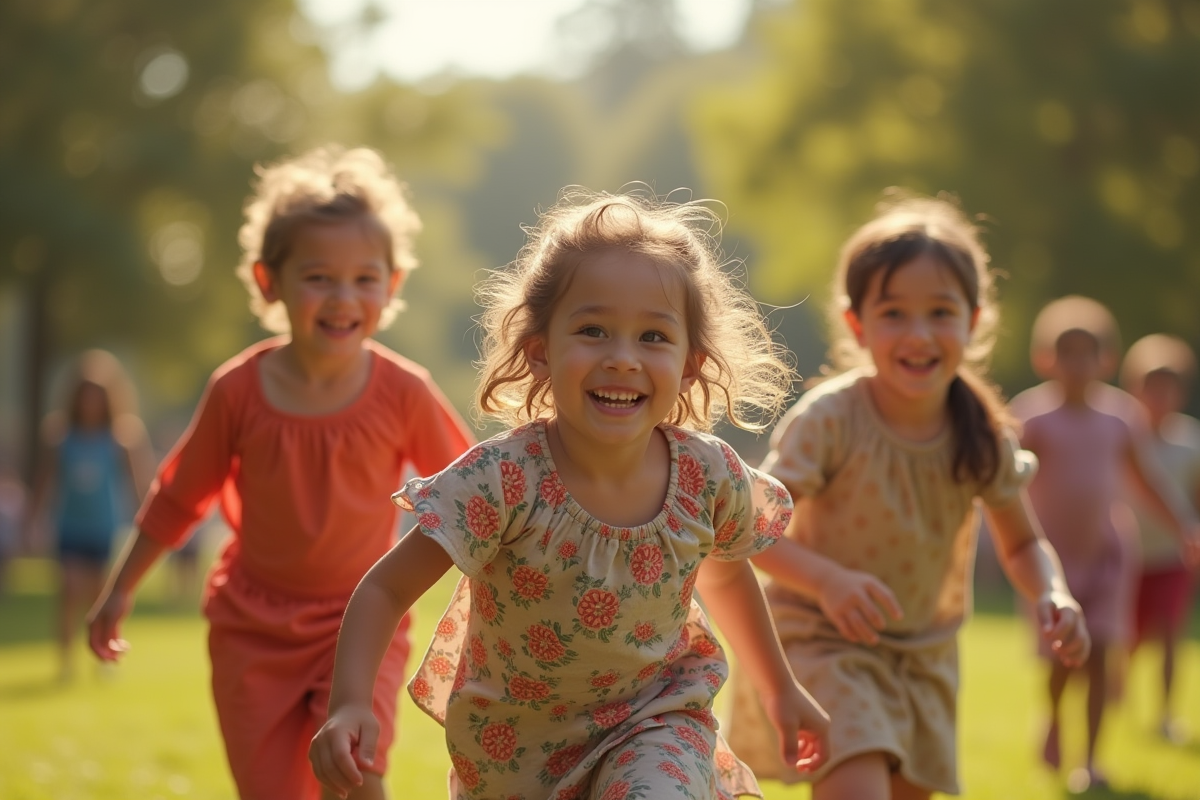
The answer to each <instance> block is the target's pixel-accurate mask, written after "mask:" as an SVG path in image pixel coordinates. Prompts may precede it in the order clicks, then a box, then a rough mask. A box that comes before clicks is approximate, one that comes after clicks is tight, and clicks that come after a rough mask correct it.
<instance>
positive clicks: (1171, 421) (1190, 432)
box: [1162, 414, 1200, 454]
mask: <svg viewBox="0 0 1200 800" xmlns="http://www.w3.org/2000/svg"><path fill="white" fill-rule="evenodd" d="M1162 437H1163V439H1164V440H1166V441H1167V442H1170V443H1171V444H1173V445H1176V446H1178V447H1185V448H1187V449H1188V450H1192V451H1194V452H1196V453H1198V454H1200V420H1198V419H1196V418H1195V417H1190V416H1188V415H1187V414H1172V415H1171V416H1169V417H1167V419H1166V420H1165V421H1164V422H1163V425H1162Z"/></svg>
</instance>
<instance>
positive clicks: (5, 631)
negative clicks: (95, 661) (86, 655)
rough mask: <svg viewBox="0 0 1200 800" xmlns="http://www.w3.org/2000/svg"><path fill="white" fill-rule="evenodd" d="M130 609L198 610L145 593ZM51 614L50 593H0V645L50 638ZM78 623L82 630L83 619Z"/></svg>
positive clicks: (148, 612)
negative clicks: (146, 595)
mask: <svg viewBox="0 0 1200 800" xmlns="http://www.w3.org/2000/svg"><path fill="white" fill-rule="evenodd" d="M133 613H134V615H136V616H140V617H178V618H179V619H192V618H195V617H196V616H197V615H199V613H200V612H199V610H198V609H197V608H196V606H195V605H192V606H188V607H181V606H179V605H176V604H172V603H166V602H163V601H160V600H157V599H155V598H153V597H147V598H146V599H145V600H139V601H138V602H137V604H136V605H135V606H134V608H133ZM54 614H55V598H54V596H53V595H49V594H15V593H10V594H6V595H3V596H0V648H3V647H12V646H15V645H22V644H32V643H34V642H46V641H50V640H51V639H53V638H54V625H55V622H54ZM79 624H80V626H81V630H82V626H83V622H82V621H80V623H79ZM81 635H82V633H81Z"/></svg>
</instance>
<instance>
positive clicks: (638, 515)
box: [309, 192, 828, 800]
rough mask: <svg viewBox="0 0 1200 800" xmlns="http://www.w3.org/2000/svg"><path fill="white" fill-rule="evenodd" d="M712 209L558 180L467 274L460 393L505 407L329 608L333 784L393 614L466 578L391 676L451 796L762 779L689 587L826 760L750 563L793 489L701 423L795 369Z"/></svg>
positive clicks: (749, 785)
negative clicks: (337, 610) (477, 336)
mask: <svg viewBox="0 0 1200 800" xmlns="http://www.w3.org/2000/svg"><path fill="white" fill-rule="evenodd" d="M714 222H715V220H714V219H713V216H712V215H711V213H710V212H707V211H706V210H705V209H704V208H703V207H701V206H698V205H696V204H685V205H677V204H671V203H667V202H663V201H660V200H657V199H655V198H652V197H651V198H646V197H642V196H640V195H619V196H613V195H608V194H588V193H583V192H578V193H566V194H564V196H563V198H562V199H561V201H560V202H559V203H558V204H557V205H556V206H555V207H554V208H552V209H551V210H550V211H549V212H548V213H547V214H545V215H544V216H543V218H542V220H541V222H540V224H539V225H538V226H537V228H536V229H534V230H533V232H532V234H531V239H530V241H529V243H528V244H527V245H526V247H525V248H524V249H523V250H522V251H521V254H520V255H519V257H518V259H517V260H516V261H515V262H514V263H513V264H512V265H511V266H510V267H509V268H507V269H504V270H499V271H497V272H495V273H493V275H492V276H491V277H490V279H489V280H487V281H486V282H485V283H484V284H483V285H482V287H481V289H480V298H481V301H482V303H483V305H484V307H485V309H486V310H485V313H484V315H483V319H482V326H483V330H484V334H485V340H484V352H483V360H482V376H481V384H480V391H479V398H478V399H479V406H480V408H481V409H482V410H483V412H485V413H489V414H492V415H495V416H498V417H500V418H501V419H503V420H505V421H507V422H509V423H511V424H514V425H516V427H515V429H513V430H510V431H508V432H507V433H504V434H501V435H499V436H496V437H495V438H493V439H491V440H489V441H487V442H484V443H483V444H481V445H479V446H477V447H476V448H474V449H472V450H470V451H468V452H467V453H466V454H465V455H463V456H462V457H461V458H460V459H459V460H458V461H457V462H455V463H454V464H452V465H451V466H450V467H448V468H447V469H445V470H444V471H442V472H441V473H439V474H437V475H435V476H433V477H430V478H419V479H416V480H413V481H411V482H409V483H408V484H407V485H406V486H405V487H404V489H403V490H402V491H400V492H398V493H397V494H396V495H395V501H396V502H397V503H398V504H399V505H400V506H401V507H403V508H405V509H409V510H411V511H413V512H414V513H415V514H416V515H417V519H418V525H417V527H415V528H414V529H413V530H412V531H411V532H410V533H409V534H408V535H407V536H405V537H404V538H403V539H401V541H400V542H399V543H398V544H397V545H396V547H395V548H394V549H393V550H392V551H391V552H389V553H388V554H387V555H386V556H384V557H383V558H382V559H381V560H380V561H379V562H378V563H377V564H376V565H375V566H374V567H373V568H372V569H371V570H370V571H369V572H368V574H367V575H366V576H365V577H364V579H363V581H362V582H361V583H360V584H359V587H358V589H357V590H356V591H355V593H354V596H353V597H352V599H351V601H350V604H349V606H348V608H347V610H346V617H345V620H344V622H343V624H342V631H341V636H340V639H339V642H338V652H337V656H336V660H335V668H334V678H333V688H332V694H331V699H330V709H329V710H330V717H329V721H328V722H327V723H326V725H325V726H324V727H323V728H322V729H321V730H320V732H318V734H317V736H316V737H315V738H314V740H313V744H312V748H311V750H310V752H309V758H310V760H311V761H312V764H313V768H314V771H315V772H316V775H317V777H318V778H319V779H320V780H321V781H322V783H324V784H325V785H326V786H327V787H329V788H330V789H332V790H333V791H335V792H337V793H338V794H339V795H343V796H344V795H345V793H346V792H348V791H350V790H352V789H353V788H354V787H355V786H357V785H358V782H359V781H360V780H361V774H362V771H363V769H364V768H367V767H368V766H369V765H370V764H371V761H372V758H373V756H374V749H375V740H376V735H377V734H376V730H377V723H376V722H375V719H374V717H373V716H372V713H371V702H370V698H371V686H372V683H373V682H374V679H375V672H376V669H377V665H378V664H379V662H380V659H381V657H382V655H383V653H384V651H385V648H386V644H387V642H388V640H389V639H390V637H391V635H392V631H393V630H394V629H395V626H396V624H397V623H398V621H399V620H400V619H401V617H402V616H403V614H404V612H405V611H407V609H408V608H409V607H410V606H411V605H412V604H413V603H414V602H415V601H416V600H417V599H418V598H419V597H420V596H421V595H422V594H423V593H424V592H425V591H426V590H427V589H428V588H429V587H430V586H432V585H433V584H434V583H435V582H436V581H437V580H438V578H440V577H441V576H442V575H443V574H444V573H445V572H446V571H447V570H448V569H449V568H450V567H452V566H454V567H457V568H458V569H459V570H460V571H461V572H462V573H463V574H464V575H465V577H464V578H463V579H462V580H461V581H460V582H459V585H458V589H457V591H456V593H455V596H454V599H453V600H452V601H451V604H450V607H449V608H448V610H447V611H446V614H445V616H444V617H443V618H442V620H441V622H440V624H439V625H438V628H437V633H436V635H435V638H434V641H433V643H432V644H431V645H430V648H429V651H428V653H427V655H426V657H425V660H424V663H423V664H422V666H421V668H420V669H419V670H418V672H417V674H416V675H415V676H414V677H413V679H412V681H411V682H410V684H409V691H410V693H411V694H412V696H413V698H414V699H415V700H416V702H417V704H418V705H419V706H420V707H421V708H423V709H424V710H426V711H427V712H428V713H429V714H430V715H432V716H433V717H434V718H435V719H437V720H438V721H439V722H441V723H442V724H443V725H444V726H445V729H446V743H447V747H448V749H449V753H450V759H451V763H452V765H453V768H452V770H451V773H450V792H451V796H452V797H455V798H484V797H487V798H498V797H503V798H522V799H523V800H535V799H538V798H557V799H565V798H604V800H617V798H648V797H654V798H658V797H664V796H672V797H688V798H717V797H720V798H728V797H734V796H738V795H744V794H752V795H759V796H761V795H760V794H759V790H758V786H757V784H756V782H755V780H754V777H753V774H752V773H750V772H749V770H748V769H746V767H745V766H744V765H743V764H741V762H739V761H738V760H737V759H736V758H735V757H734V756H733V755H732V753H731V752H730V751H729V750H728V748H727V747H726V746H725V743H724V741H723V740H722V739H721V737H720V736H719V735H718V734H717V730H716V728H717V725H716V722H715V720H714V718H713V714H712V701H713V697H714V696H715V694H716V692H717V690H718V689H719V688H720V687H721V685H722V684H723V683H724V681H725V678H726V676H727V671H728V670H727V664H726V660H725V657H724V654H723V651H722V648H721V646H720V644H718V642H717V640H716V638H715V637H714V635H713V633H712V630H711V629H710V627H709V625H708V622H707V620H706V618H705V615H704V613H703V612H702V611H701V610H700V608H699V606H698V605H697V603H696V602H695V600H694V599H693V590H696V591H698V592H699V594H700V595H701V596H702V597H703V598H704V600H705V603H706V607H707V609H708V611H709V613H711V614H712V616H713V617H714V618H715V620H716V622H717V624H718V625H719V626H720V627H721V629H722V630H723V631H724V633H725V634H726V637H727V639H728V640H729V643H730V644H731V645H732V647H733V648H734V650H735V651H736V652H737V654H738V656H739V657H740V660H741V662H742V663H743V665H744V668H745V669H746V670H747V672H748V673H749V674H750V675H752V676H753V678H754V681H755V684H756V685H757V686H758V687H759V688H760V692H761V701H762V703H763V706H764V708H765V709H766V712H767V716H768V718H769V719H770V720H771V722H772V724H773V725H774V726H775V728H776V731H777V733H778V735H779V738H780V741H782V742H783V745H782V746H781V752H780V755H781V756H782V757H783V759H784V760H785V761H786V762H787V763H789V764H792V765H795V767H796V768H797V769H808V768H811V767H813V766H815V765H816V764H817V763H819V761H820V759H821V757H822V753H823V752H824V736H825V729H826V727H827V725H828V718H827V717H826V715H825V713H824V712H823V711H822V710H821V708H820V707H819V706H818V705H817V704H816V703H815V702H814V701H813V700H812V698H811V697H810V696H809V695H808V693H807V692H806V691H805V690H804V689H803V687H801V686H800V685H799V684H798V683H797V682H796V680H795V678H794V677H793V675H792V672H791V670H790V668H789V667H788V665H787V662H786V660H785V659H784V657H783V655H782V652H781V650H780V648H779V644H778V637H777V636H776V635H775V631H774V628H773V627H772V623H771V620H770V617H769V615H768V614H767V611H766V606H765V603H764V600H763V597H762V593H761V591H760V589H759V587H758V583H757V581H756V580H755V577H754V575H753V573H752V571H751V569H750V566H749V563H748V562H747V560H746V559H747V558H748V557H749V556H751V555H755V554H757V553H759V552H761V551H763V550H764V549H766V548H767V547H769V546H770V545H772V544H773V543H774V542H775V541H776V540H777V539H778V538H779V537H780V536H781V535H782V533H783V530H784V528H785V527H786V525H787V521H788V519H789V517H790V502H789V499H788V494H787V492H786V491H785V490H784V489H783V487H782V486H781V485H780V484H778V483H777V482H775V481H774V480H773V479H771V478H768V477H767V476H765V475H763V474H762V473H759V472H757V471H755V470H753V469H750V468H749V467H747V466H746V465H745V464H744V463H743V462H742V461H741V459H740V458H739V457H738V456H737V455H736V454H735V453H734V452H733V450H732V449H730V447H729V446H728V445H727V444H725V443H724V442H722V441H721V440H719V439H717V438H715V437H714V436H712V435H710V434H708V433H706V432H704V431H707V430H708V429H710V428H711V426H712V424H713V423H714V422H715V421H716V420H717V419H719V418H720V417H722V416H725V417H728V418H729V419H730V420H731V421H732V422H733V423H734V424H737V425H740V426H742V427H756V425H755V422H754V420H755V419H756V418H757V415H755V412H756V411H757V412H762V414H765V415H766V416H770V415H771V414H773V413H774V412H775V411H777V410H778V408H779V406H780V404H781V403H782V402H783V400H784V398H785V396H786V393H787V390H788V388H789V379H790V371H789V369H788V368H787V366H786V365H785V363H784V362H783V360H782V359H781V357H780V352H779V350H778V349H777V346H776V345H775V344H773V343H772V340H771V338H770V336H769V334H768V332H767V330H766V328H765V326H764V325H763V322H762V319H761V317H760V316H759V315H758V311H757V307H756V305H755V304H754V302H753V300H752V299H750V298H749V297H748V296H747V295H746V294H744V293H743V292H742V291H741V290H739V289H737V288H736V287H735V286H734V284H733V283H732V281H731V280H730V278H729V277H728V276H727V275H726V273H725V272H723V271H722V270H721V269H720V266H719V263H720V262H719V259H718V258H717V255H716V252H715V250H716V248H715V243H714V242H713V241H712V240H711V239H710V238H709V236H708V234H707V233H706V231H708V230H714V229H715V228H714V227H713V225H714Z"/></svg>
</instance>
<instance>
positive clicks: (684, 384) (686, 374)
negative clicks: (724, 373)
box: [679, 353, 708, 394]
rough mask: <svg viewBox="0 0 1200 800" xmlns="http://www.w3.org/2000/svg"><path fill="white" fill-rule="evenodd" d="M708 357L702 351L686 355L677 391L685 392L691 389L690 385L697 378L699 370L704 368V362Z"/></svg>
mask: <svg viewBox="0 0 1200 800" xmlns="http://www.w3.org/2000/svg"><path fill="white" fill-rule="evenodd" d="M707 359H708V356H706V355H705V354H704V353H692V354H691V355H690V356H688V359H687V362H686V363H684V365H683V379H682V380H680V381H679V393H680V394H687V393H688V392H690V391H691V390H692V385H693V384H694V383H695V382H696V381H697V380H699V378H700V370H702V369H703V368H704V362H705V361H706V360H707Z"/></svg>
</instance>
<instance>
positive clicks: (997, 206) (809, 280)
mask: <svg viewBox="0 0 1200 800" xmlns="http://www.w3.org/2000/svg"><path fill="white" fill-rule="evenodd" d="M752 36H753V40H754V42H755V43H756V44H758V45H759V46H760V48H761V52H762V56H761V59H760V60H759V61H758V62H757V63H756V64H755V66H754V67H753V69H752V70H751V73H750V77H749V78H747V79H745V80H741V81H737V82H735V83H731V84H729V85H726V86H723V87H721V88H719V89H714V90H712V91H711V92H709V93H707V94H706V95H705V96H704V97H703V98H702V99H701V100H700V101H699V102H698V103H697V104H696V106H695V107H694V109H693V110H694V114H693V119H694V122H695V126H696V131H697V151H698V155H699V157H698V165H699V168H700V170H701V173H702V174H703V175H704V176H705V178H706V179H707V181H708V183H709V185H710V186H711V187H712V188H713V190H714V191H715V192H716V193H717V194H718V196H720V197H722V199H724V200H726V201H727V202H728V203H729V204H730V206H731V207H733V208H736V209H737V210H738V213H737V214H735V215H734V218H733V224H734V225H735V226H736V227H737V228H738V229H740V230H741V231H743V232H744V233H746V234H747V235H748V236H749V237H750V238H752V240H753V241H754V242H755V244H756V246H757V249H758V252H759V254H760V267H761V268H762V269H761V270H760V273H759V274H760V275H762V276H763V280H761V281H760V282H759V284H758V288H759V290H760V292H761V293H763V294H764V295H765V296H766V297H767V298H768V299H770V300H773V301H776V302H791V301H794V300H795V299H797V298H798V297H801V296H804V295H807V294H809V293H816V295H817V296H818V297H821V298H824V297H825V296H826V295H825V289H826V284H827V282H828V281H829V279H830V276H831V275H832V269H833V264H834V260H835V258H836V253H837V250H838V247H839V246H840V243H841V242H842V241H843V240H844V238H845V237H846V236H847V235H848V234H849V232H850V231H852V230H853V229H854V228H855V227H856V226H857V225H858V224H860V223H861V222H862V221H864V220H865V219H866V218H867V217H868V216H869V214H870V213H871V209H872V206H873V204H874V203H875V202H876V201H877V200H878V198H879V196H880V193H881V191H882V190H883V189H884V188H885V187H888V186H893V185H900V186H905V187H909V188H911V189H914V190H916V191H920V192H925V193H936V192H939V191H943V190H945V191H950V192H952V193H955V194H957V195H958V196H959V197H960V199H961V201H962V203H963V206H964V207H965V208H966V209H967V210H968V211H969V212H972V213H983V214H986V216H987V224H986V228H987V229H988V230H989V234H988V241H989V245H990V249H991V252H992V255H993V263H994V265H995V266H996V267H997V268H998V269H1000V270H1001V271H1002V272H1004V273H1007V275H1008V276H1009V279H1008V280H1007V281H1005V282H1004V283H1003V284H1002V286H1001V291H1002V297H1003V298H1004V300H1005V303H1004V305H1005V308H1004V311H1005V317H1006V325H1005V328H1006V330H1007V335H1006V337H1005V340H1003V341H1004V346H1003V347H1002V348H1001V350H1000V352H999V353H998V363H997V366H998V368H999V369H998V373H999V375H1000V377H1002V378H1005V377H1008V378H1009V379H1011V378H1012V377H1013V376H1018V377H1019V378H1021V379H1025V378H1026V377H1027V373H1026V368H1025V366H1024V362H1025V356H1024V353H1025V348H1024V345H1025V343H1026V342H1027V341H1028V338H1027V330H1028V326H1029V322H1030V320H1031V317H1032V314H1033V313H1035V312H1036V309H1037V307H1038V306H1039V305H1040V304H1041V303H1042V302H1044V301H1045V300H1047V299H1049V298H1051V297H1054V296H1057V295H1061V294H1066V293H1080V294H1087V295H1091V296H1094V297H1096V298H1097V299H1099V300H1101V301H1102V302H1104V303H1106V304H1108V305H1109V306H1110V307H1111V308H1112V309H1113V310H1114V311H1115V312H1116V313H1117V316H1118V318H1119V319H1120V320H1121V321H1122V325H1123V328H1124V331H1125V334H1126V336H1127V338H1132V337H1136V336H1140V335H1142V334H1145V333H1148V332H1150V331H1152V330H1162V329H1166V330H1170V331H1173V332H1176V333H1178V334H1182V335H1184V336H1186V337H1188V338H1190V339H1191V340H1192V341H1193V342H1196V341H1197V340H1200V317H1198V316H1197V314H1196V311H1197V298H1200V231H1198V229H1197V228H1196V226H1195V224H1194V221H1195V220H1196V219H1197V215H1198V212H1200V188H1198V186H1197V175H1198V172H1200V146H1198V145H1200V107H1198V106H1197V105H1196V103H1195V98H1196V97H1197V96H1200V3H1198V2H1195V0H1173V1H1172V2H1166V0H1132V2H1131V1H1130V0H1105V1H1104V2H1094V0H1065V1H1064V2H1057V3H1040V2H1036V0H979V2H973V3H958V2H954V1H953V0H904V1H903V2H896V1H895V0H862V2H853V3H845V2H838V0H803V2H795V3H793V4H792V5H791V6H789V7H787V8H785V9H772V10H769V11H763V12H761V13H760V14H759V18H758V20H757V24H756V26H755V27H754V29H753V34H752Z"/></svg>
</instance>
